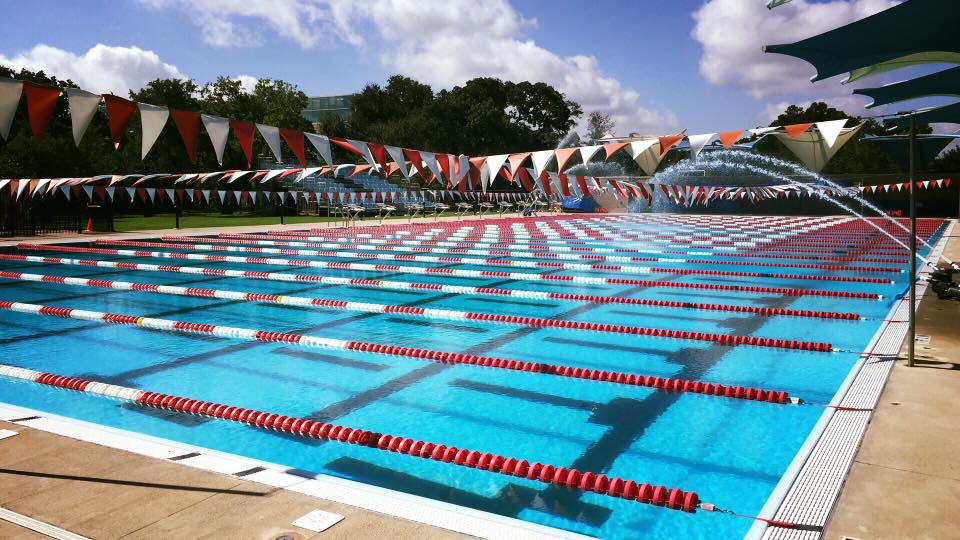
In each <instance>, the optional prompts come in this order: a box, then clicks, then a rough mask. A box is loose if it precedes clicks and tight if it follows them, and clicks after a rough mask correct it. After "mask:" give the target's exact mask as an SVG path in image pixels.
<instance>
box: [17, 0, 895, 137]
mask: <svg viewBox="0 0 960 540" xmlns="http://www.w3.org/2000/svg"><path fill="white" fill-rule="evenodd" d="M894 3H895V2H894V0H818V1H813V0H794V2H792V3H791V4H787V5H786V6H783V7H780V8H777V9H776V10H774V11H768V10H766V9H765V8H763V4H764V1H763V0H709V1H706V0H671V1H666V2H664V1H656V2H655V1H651V0H606V1H604V2H585V1H579V0H577V1H574V0H554V1H550V0H476V1H469V0H409V1H405V0H365V1H356V0H298V1H282V0H274V1H268V0H238V1H233V0H130V1H127V2H120V1H117V2H108V1H84V2H67V1H53V0H34V1H33V2H31V7H30V8H29V9H18V8H15V9H12V10H10V9H8V10H6V16H7V20H6V21H5V25H4V27H5V32H3V33H2V34H0V63H3V64H6V65H14V66H17V67H19V66H26V67H29V68H31V69H37V68H44V69H45V70H46V71H47V72H49V73H52V74H56V75H59V76H65V77H70V78H72V79H73V80H74V81H76V82H78V83H79V84H80V86H81V87H84V88H86V89H88V90H92V91H98V92H106V91H113V92H116V93H121V92H122V91H123V89H125V88H127V87H139V86H140V85H142V84H143V83H144V82H146V81H148V80H150V79H153V78H156V77H161V76H178V77H189V78H192V79H194V80H196V81H198V82H204V81H207V80H210V79H213V78H214V77H216V76H217V75H227V76H230V77H239V76H244V77H268V78H279V79H284V80H287V81H290V82H293V83H295V84H297V85H298V86H299V87H300V88H301V89H303V90H304V91H305V92H306V93H308V94H310V95H326V94H340V93H349V92H354V91H356V90H358V89H359V88H361V87H362V86H363V85H364V84H366V83H369V82H383V81H384V80H385V79H386V77H387V76H389V75H390V74H393V73H403V74H406V75H410V76H413V77H415V78H417V79H420V80H423V81H425V82H429V83H430V84H432V85H433V86H434V87H449V86H452V85H454V84H457V83H459V82H462V81H463V80H465V79H468V78H471V77H474V76H481V75H489V76H498V77H501V78H506V79H514V80H519V79H530V80H545V81H546V82H550V83H551V84H554V85H555V86H557V87H558V88H560V89H561V90H562V91H564V92H565V93H566V94H568V96H570V97H571V98H573V99H576V100H577V101H579V102H581V103H582V104H583V105H584V109H585V110H586V111H591V110H601V111H604V112H607V113H610V114H612V115H613V116H614V118H615V119H616V121H617V124H618V125H617V130H616V131H617V132H619V133H627V132H630V131H640V132H644V133H655V134H656V133H668V132H672V131H675V130H677V129H682V128H686V129H687V130H688V133H702V132H713V131H721V130H727V129H739V128H747V127H753V126H756V125H760V124H766V123H767V122H769V121H770V119H771V115H772V114H773V112H774V111H778V110H780V109H782V107H783V106H784V105H785V104H787V103H805V102H809V101H811V100H813V99H827V100H828V101H830V102H832V103H834V104H836V105H837V106H840V107H842V108H844V109H845V110H847V111H848V112H849V113H852V114H863V113H864V110H863V108H862V106H863V104H864V103H865V102H866V101H868V100H865V99H864V98H859V97H856V98H855V97H853V96H851V94H850V88H846V87H841V85H840V84H839V82H838V81H837V79H832V80H828V81H823V82H820V83H817V84H815V85H814V84H811V83H809V81H808V80H807V79H808V78H809V76H810V75H812V73H813V70H812V68H811V67H810V66H808V65H807V64H805V63H803V62H801V61H799V60H795V59H792V58H787V57H779V56H776V55H764V54H763V53H762V52H760V46H761V45H762V44H764V43H775V42H791V41H794V40H796V39H802V38H803V37H807V36H810V35H815V34H817V33H820V32H822V31H825V30H828V29H830V28H833V27H836V26H839V25H841V24H843V23H845V22H850V21H852V20H856V19H858V18H862V17H864V16H866V15H868V14H870V13H873V12H876V11H879V10H881V9H884V8H886V7H889V6H890V5H892V4H894ZM21 5H23V4H21ZM896 78H897V77H896V76H894V77H893V79H896ZM879 82H884V81H879ZM877 83H878V81H875V80H869V81H865V83H864V85H863V86H872V85H874V84H877ZM122 93H125V92H122Z"/></svg>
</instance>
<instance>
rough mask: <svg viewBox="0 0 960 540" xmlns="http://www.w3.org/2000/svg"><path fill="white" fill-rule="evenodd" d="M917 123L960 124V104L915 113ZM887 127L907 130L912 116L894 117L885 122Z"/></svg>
mask: <svg viewBox="0 0 960 540" xmlns="http://www.w3.org/2000/svg"><path fill="white" fill-rule="evenodd" d="M915 116H916V118H917V123H922V124H932V123H934V122H947V123H951V124H960V102H957V103H951V104H950V105H944V106H942V107H930V108H928V109H920V110H918V111H917V112H916V113H915ZM883 125H885V126H896V127H901V128H905V127H908V126H909V125H910V115H903V116H894V117H893V118H887V119H886V120H884V121H883Z"/></svg>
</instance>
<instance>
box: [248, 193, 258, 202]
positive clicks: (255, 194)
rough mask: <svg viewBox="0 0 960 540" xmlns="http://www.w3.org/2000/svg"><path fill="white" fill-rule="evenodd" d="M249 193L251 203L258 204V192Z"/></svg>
mask: <svg viewBox="0 0 960 540" xmlns="http://www.w3.org/2000/svg"><path fill="white" fill-rule="evenodd" d="M247 193H249V194H250V202H251V203H253V204H257V192H256V191H248V192H247Z"/></svg>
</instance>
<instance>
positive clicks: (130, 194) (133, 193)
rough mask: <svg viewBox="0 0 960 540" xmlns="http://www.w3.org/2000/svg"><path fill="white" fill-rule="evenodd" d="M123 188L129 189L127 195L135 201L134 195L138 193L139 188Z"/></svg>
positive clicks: (131, 200)
mask: <svg viewBox="0 0 960 540" xmlns="http://www.w3.org/2000/svg"><path fill="white" fill-rule="evenodd" d="M123 189H125V190H127V196H128V197H130V202H133V201H134V200H135V199H134V196H135V195H136V194H137V188H132V187H128V188H123Z"/></svg>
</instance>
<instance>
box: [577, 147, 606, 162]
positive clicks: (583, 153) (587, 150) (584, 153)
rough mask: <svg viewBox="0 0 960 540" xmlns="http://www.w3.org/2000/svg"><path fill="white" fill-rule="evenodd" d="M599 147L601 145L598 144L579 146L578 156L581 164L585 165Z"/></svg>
mask: <svg viewBox="0 0 960 540" xmlns="http://www.w3.org/2000/svg"><path fill="white" fill-rule="evenodd" d="M601 148H603V145H599V144H598V145H596V146H581V147H580V158H581V159H582V160H583V164H584V165H586V164H587V163H588V162H589V161H590V158H592V157H593V156H594V154H596V153H597V151H598V150H600V149H601Z"/></svg>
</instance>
